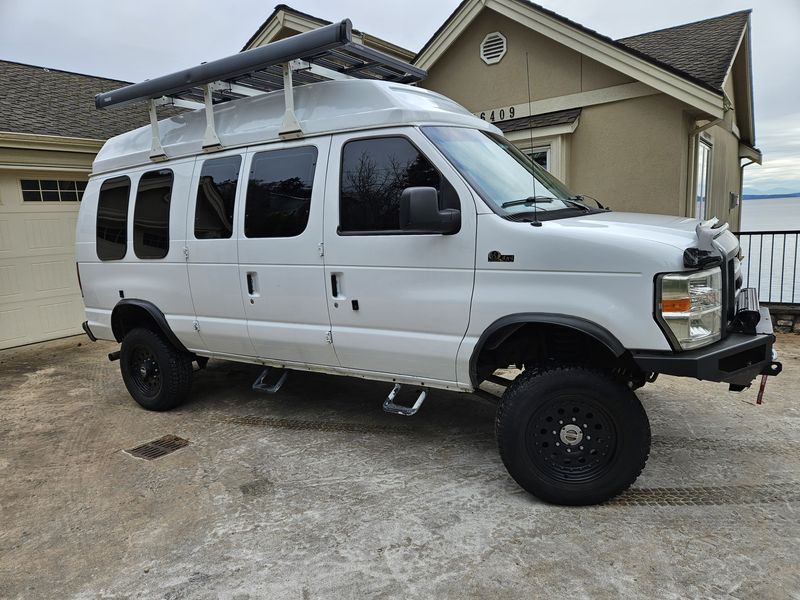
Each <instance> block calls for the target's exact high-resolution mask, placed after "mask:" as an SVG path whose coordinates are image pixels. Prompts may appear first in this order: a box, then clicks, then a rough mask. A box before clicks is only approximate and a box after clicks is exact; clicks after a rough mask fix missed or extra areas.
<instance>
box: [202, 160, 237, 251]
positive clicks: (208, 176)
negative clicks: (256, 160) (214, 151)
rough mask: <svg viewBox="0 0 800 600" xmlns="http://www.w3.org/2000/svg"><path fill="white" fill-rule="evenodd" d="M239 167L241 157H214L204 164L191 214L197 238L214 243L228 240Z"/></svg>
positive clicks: (231, 229)
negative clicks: (193, 209)
mask: <svg viewBox="0 0 800 600" xmlns="http://www.w3.org/2000/svg"><path fill="white" fill-rule="evenodd" d="M241 166H242V157H241V156H227V157H225V158H213V159H210V160H207V161H205V162H204V163H203V169H202V170H201V171H200V182H199V184H198V186H197V204H196V205H195V211H194V237H195V238H196V239H198V240H217V239H223V238H229V237H231V234H232V233H233V209H234V203H235V202H236V184H237V182H238V181H239V169H240V167H241Z"/></svg>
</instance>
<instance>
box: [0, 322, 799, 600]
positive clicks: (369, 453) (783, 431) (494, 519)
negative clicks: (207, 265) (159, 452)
mask: <svg viewBox="0 0 800 600" xmlns="http://www.w3.org/2000/svg"><path fill="white" fill-rule="evenodd" d="M115 348H116V346H115V345H112V344H108V343H96V344H92V343H90V342H88V340H86V338H84V337H76V338H68V339H65V340H61V341H56V342H49V343H44V344H38V345H35V346H28V347H25V348H20V349H16V350H7V351H3V352H0V481H1V482H2V486H0V524H1V526H0V597H2V598H235V599H244V598H298V599H307V598H364V597H371V598H434V597H437V598H466V597H474V598H501V597H502V598H534V597H560V598H617V597H628V598H678V597H681V598H683V597H693V598H697V597H713V598H722V597H732V598H800V591H799V590H800V562H799V560H798V556H800V525H799V524H798V520H799V519H800V408H799V406H800V404H799V403H798V391H800V369H798V366H799V365H800V337H798V336H793V335H786V336H782V337H781V338H780V339H779V343H778V350H779V352H780V353H781V358H782V360H783V361H784V369H785V370H784V373H783V374H782V375H781V376H780V377H779V378H777V379H774V380H771V381H770V385H769V386H768V387H767V395H766V401H765V404H764V405H763V406H760V407H757V406H754V405H752V404H750V403H752V402H754V400H755V396H756V391H755V390H754V389H753V390H748V391H747V392H744V393H743V394H738V395H737V394H729V393H728V392H727V388H726V387H725V386H723V385H716V384H708V383H700V382H696V381H688V380H680V379H674V378H666V377H664V378H660V379H659V380H658V381H657V382H656V383H655V384H653V385H648V386H647V387H646V388H644V389H643V390H640V391H639V394H640V397H641V398H642V400H643V402H644V404H645V406H646V408H647V410H648V412H649V415H650V419H651V423H652V427H653V448H652V453H651V456H650V461H649V464H648V466H647V468H646V469H645V472H644V473H643V475H642V477H640V479H639V480H638V482H637V483H636V484H635V486H634V488H633V489H632V490H631V491H629V492H628V493H627V494H625V495H624V496H622V497H621V498H620V499H618V500H617V501H615V502H613V503H611V504H608V505H605V506H599V507H589V508H562V507H555V506H548V505H544V504H542V503H540V502H539V501H537V500H536V499H534V498H532V497H530V496H529V495H527V494H526V493H524V492H523V491H522V490H520V489H519V488H518V487H517V485H516V484H515V483H514V482H513V481H512V480H511V479H510V477H509V476H508V475H507V474H506V472H505V470H504V468H503V465H502V463H501V462H500V459H499V457H498V453H497V449H496V447H495V442H494V436H493V420H494V408H493V406H491V405H490V403H488V402H487V401H485V400H482V399H479V398H477V397H474V396H462V395H456V394H450V393H444V392H434V393H433V394H431V396H430V397H429V399H428V400H427V402H426V403H425V405H424V406H423V407H422V409H421V410H420V412H419V414H418V415H417V416H415V417H412V418H404V417H399V416H392V415H388V414H385V413H383V412H382V410H381V402H382V401H383V399H384V398H385V396H386V394H387V393H388V391H389V386H388V385H386V384H377V383H371V382H365V381H360V380H354V379H346V378H340V377H332V376H323V375H314V374H303V373H298V374H294V375H293V376H292V377H290V379H289V380H288V382H287V383H286V385H285V387H284V388H283V390H282V391H281V392H280V393H279V394H278V395H277V396H265V395H260V394H256V393H254V392H252V391H251V390H250V384H251V383H252V381H253V380H254V379H255V377H256V376H257V374H258V368H256V367H251V366H247V365H239V364H236V363H228V362H221V361H212V362H211V363H209V368H208V369H207V370H206V371H203V372H199V373H196V377H195V384H194V397H193V400H192V401H190V402H189V403H187V404H186V405H184V406H183V407H181V408H179V409H178V410H175V411H173V412H170V413H163V414H157V413H148V412H146V411H144V410H141V409H140V408H138V406H137V405H136V404H135V403H134V402H133V400H132V399H131V398H130V397H129V396H128V394H127V392H126V390H125V388H124V386H123V384H122V380H121V378H120V375H119V363H110V362H108V361H107V360H106V358H105V355H106V353H108V352H109V351H111V350H114V349H115ZM168 434H172V435H176V436H180V437H181V438H185V439H187V440H189V445H188V446H186V447H184V448H182V449H180V450H178V451H176V452H174V453H172V454H169V455H168V456H164V457H162V458H159V459H157V460H153V461H146V460H142V459H138V458H133V457H132V456H130V455H129V454H127V453H125V452H124V451H123V450H125V449H131V448H133V447H135V446H138V445H140V444H142V443H144V442H148V441H150V440H153V439H156V438H160V437H162V436H164V435H168Z"/></svg>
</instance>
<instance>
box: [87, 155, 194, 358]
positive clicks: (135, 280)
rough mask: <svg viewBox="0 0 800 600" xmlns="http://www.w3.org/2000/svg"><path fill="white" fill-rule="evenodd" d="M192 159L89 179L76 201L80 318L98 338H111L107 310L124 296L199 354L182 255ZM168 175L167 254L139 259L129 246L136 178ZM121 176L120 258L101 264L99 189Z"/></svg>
mask: <svg viewBox="0 0 800 600" xmlns="http://www.w3.org/2000/svg"><path fill="white" fill-rule="evenodd" d="M193 168H194V158H192V159H189V160H182V161H176V162H165V163H161V164H158V165H155V164H154V165H148V166H147V167H146V168H139V169H132V170H130V171H125V172H114V173H104V174H103V175H100V176H97V177H92V178H91V179H90V181H89V184H88V185H87V189H86V192H85V194H84V199H83V202H82V203H81V208H80V214H79V217H78V227H77V233H76V240H77V242H76V249H75V253H76V258H77V261H78V263H79V268H80V274H81V283H82V286H83V294H84V304H85V306H86V318H87V320H88V321H89V326H90V328H91V329H92V332H93V333H94V334H95V335H96V336H97V337H98V338H100V339H108V340H113V339H114V335H113V333H112V331H111V312H112V310H113V309H114V307H115V306H116V304H117V303H118V302H119V301H120V299H121V295H123V296H124V297H125V298H137V299H141V300H147V301H149V302H152V303H153V304H154V305H155V306H157V307H158V309H159V310H161V312H162V313H164V316H165V317H166V319H167V322H168V323H169V325H170V327H171V328H172V331H173V332H174V333H175V335H176V336H177V337H178V339H179V340H180V341H181V342H182V343H183V344H184V345H185V346H186V347H187V348H188V349H189V350H203V349H204V348H203V344H202V342H201V340H200V337H199V335H198V334H197V332H196V331H195V330H194V327H193V323H194V309H193V307H192V299H191V294H190V291H189V278H188V270H187V267H186V260H185V257H184V253H183V248H184V245H185V244H186V210H187V198H188V195H189V186H190V182H191V177H192V172H193ZM161 169H170V170H172V172H173V184H172V193H171V195H170V211H169V250H168V252H167V255H166V256H165V257H164V258H161V259H140V258H138V257H137V256H136V254H135V252H134V247H133V216H134V214H135V210H136V189H137V187H138V183H139V179H140V178H141V176H142V175H143V174H144V173H146V172H148V171H153V170H161ZM121 175H126V176H128V177H130V179H131V192H130V196H129V199H128V222H127V249H126V252H125V256H124V257H123V258H122V259H120V260H108V261H102V260H100V259H99V258H98V256H97V247H96V226H97V204H98V194H99V191H100V186H101V185H102V183H103V181H105V180H106V179H111V178H114V177H119V176H121Z"/></svg>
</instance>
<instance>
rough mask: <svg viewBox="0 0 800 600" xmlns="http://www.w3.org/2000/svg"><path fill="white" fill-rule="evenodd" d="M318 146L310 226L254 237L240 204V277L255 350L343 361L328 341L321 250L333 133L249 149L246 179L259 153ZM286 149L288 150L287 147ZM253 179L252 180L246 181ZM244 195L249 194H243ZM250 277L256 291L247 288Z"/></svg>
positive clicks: (307, 360) (306, 360) (287, 357)
mask: <svg viewBox="0 0 800 600" xmlns="http://www.w3.org/2000/svg"><path fill="white" fill-rule="evenodd" d="M308 148H316V153H317V154H316V165H315V167H314V174H313V185H312V188H311V203H310V209H309V211H308V220H307V222H306V225H305V229H304V230H303V231H302V233H300V234H299V235H294V236H291V237H253V238H249V237H247V235H246V234H245V228H244V225H245V224H244V220H245V218H246V215H245V208H246V202H245V201H242V202H240V203H239V207H238V213H239V218H238V226H237V232H238V240H237V243H238V252H239V267H238V271H239V282H240V285H241V286H242V290H243V297H244V308H245V315H246V317H247V327H248V332H249V335H250V339H251V340H252V343H253V346H254V347H255V353H256V356H258V357H259V358H264V359H272V360H277V361H293V362H297V363H302V364H316V365H328V366H339V361H338V359H337V357H336V352H335V351H334V348H333V346H332V344H331V343H330V342H329V339H328V334H329V332H330V329H331V327H330V318H329V315H328V306H327V303H326V299H325V281H324V277H325V272H324V265H323V257H322V256H321V255H320V244H321V243H322V228H323V200H324V198H325V178H326V170H327V160H328V150H329V148H330V138H329V137H327V136H323V137H317V138H313V139H311V140H299V141H297V142H289V143H285V144H281V145H280V146H277V145H274V144H272V145H266V146H256V147H253V148H251V149H249V150H248V152H247V160H246V163H245V169H244V174H245V179H247V176H248V175H249V174H251V173H252V172H253V164H254V160H255V158H256V157H258V156H261V157H262V159H263V160H266V161H269V160H271V157H272V156H273V155H274V156H275V157H276V158H274V159H273V160H278V158H277V157H278V156H280V153H284V151H287V150H291V149H297V150H300V151H303V150H304V149H308ZM284 154H285V153H284ZM247 185H248V186H249V185H252V182H248V184H247ZM243 198H244V196H243ZM248 278H249V279H250V282H251V285H252V288H253V289H252V293H250V290H248Z"/></svg>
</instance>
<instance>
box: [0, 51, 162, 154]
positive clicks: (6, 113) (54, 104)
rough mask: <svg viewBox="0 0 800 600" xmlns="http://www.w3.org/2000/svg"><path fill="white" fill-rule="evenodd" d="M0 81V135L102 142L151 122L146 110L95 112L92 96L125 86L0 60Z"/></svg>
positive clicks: (140, 107)
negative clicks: (16, 134)
mask: <svg viewBox="0 0 800 600" xmlns="http://www.w3.org/2000/svg"><path fill="white" fill-rule="evenodd" d="M0 81H2V85H0V131H8V132H14V133H33V134H39V135H54V136H63V137H76V138H88V139H99V140H106V139H108V138H110V137H113V136H115V135H117V134H120V133H123V132H125V131H130V130H131V129H135V128H137V127H141V126H142V125H146V124H147V123H149V122H150V121H149V117H148V114H147V105H145V104H139V105H131V106H123V107H118V108H117V107H115V108H114V109H113V110H97V109H96V108H95V106H94V95H95V94H97V93H99V92H106V91H109V90H112V89H116V88H119V87H122V86H124V85H127V84H128V82H125V81H117V80H114V79H104V78H102V77H92V76H89V75H80V74H78V73H70V72H67V71H57V70H55V69H46V68H43V67H35V66H32V65H25V64H20V63H15V62H8V61H3V60H0ZM167 112H168V111H166V110H165V111H164V114H165V115H166V114H167ZM172 114H175V113H174V112H172Z"/></svg>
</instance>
